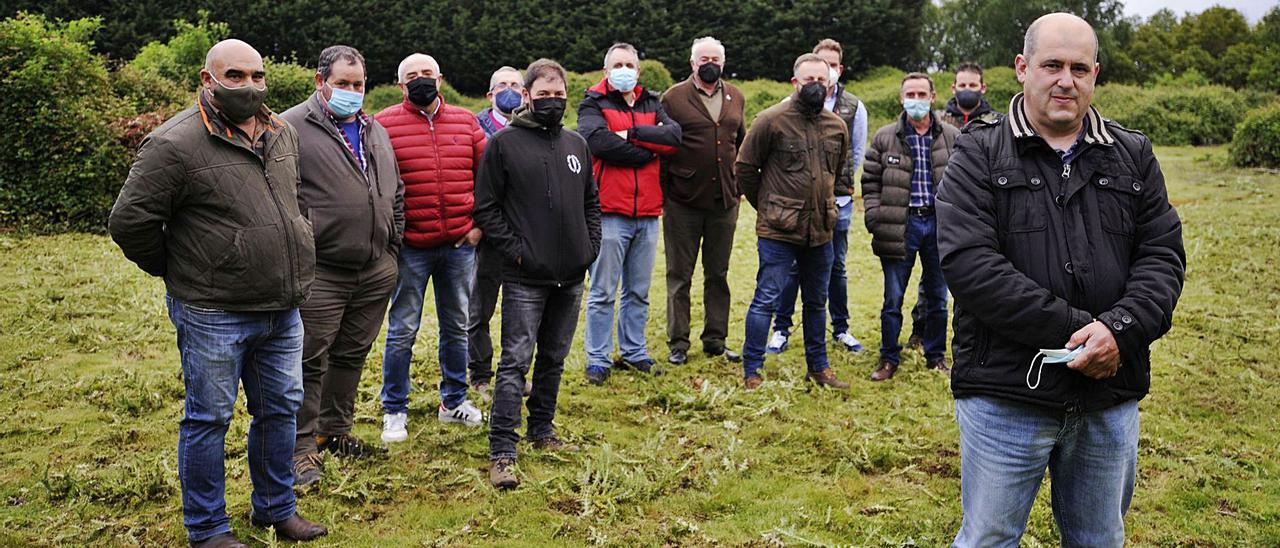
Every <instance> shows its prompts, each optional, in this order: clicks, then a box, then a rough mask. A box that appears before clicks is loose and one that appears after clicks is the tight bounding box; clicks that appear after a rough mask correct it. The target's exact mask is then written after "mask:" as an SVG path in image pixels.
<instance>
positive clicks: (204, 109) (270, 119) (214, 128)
mask: <svg viewBox="0 0 1280 548" xmlns="http://www.w3.org/2000/svg"><path fill="white" fill-rule="evenodd" d="M196 109H197V110H199V111H200V120H201V121H203V122H204V128H205V129H206V130H208V131H209V135H217V136H220V137H226V138H228V139H231V140H232V141H235V140H236V137H235V133H233V131H232V130H233V128H234V130H235V131H240V128H238V127H236V126H235V124H232V123H231V121H230V120H227V119H226V118H225V117H224V116H223V114H222V111H220V110H218V107H215V106H213V101H210V100H209V94H208V93H206V92H205V91H204V90H201V91H199V92H197V93H196ZM255 116H257V117H258V121H259V122H262V123H263V124H264V127H265V129H266V131H268V132H271V133H275V132H277V131H279V130H280V128H281V127H283V126H284V121H283V120H281V119H280V118H279V117H277V116H276V114H275V113H274V112H271V109H269V108H267V105H266V104H265V103H264V104H263V105H262V109H261V110H259V111H258V114H256V115H255ZM240 133H242V134H243V133H244V132H243V131H240ZM249 138H250V139H252V138H253V136H252V135H250V136H249Z"/></svg>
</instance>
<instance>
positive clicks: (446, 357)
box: [382, 245, 476, 413]
mask: <svg viewBox="0 0 1280 548" xmlns="http://www.w3.org/2000/svg"><path fill="white" fill-rule="evenodd" d="M475 264H476V250H475V248H474V247H471V246H469V245H464V246H461V247H453V246H452V245H442V246H438V247H431V248H416V247H410V246H404V247H403V248H401V250H400V265H399V269H400V273H399V278H397V279H396V288H395V290H394V291H392V293H391V310H390V311H389V312H387V350H386V352H385V353H384V354H383V357H382V412H383V413H404V412H407V411H408V410H409V363H410V362H412V361H413V343H414V341H416V340H417V338H418V327H419V326H421V325H422V302H423V299H424V298H426V293H427V281H428V280H430V279H432V278H434V279H435V281H434V283H432V284H431V285H432V287H433V288H434V289H435V295H436V317H437V318H438V319H439V321H440V353H439V359H440V371H441V378H440V400H441V402H442V403H443V404H444V406H445V407H446V408H449V409H453V408H455V407H457V406H458V405H460V404H461V403H462V402H463V400H466V399H467V317H468V316H467V311H468V310H469V307H470V298H471V276H472V272H473V271H474V270H475Z"/></svg>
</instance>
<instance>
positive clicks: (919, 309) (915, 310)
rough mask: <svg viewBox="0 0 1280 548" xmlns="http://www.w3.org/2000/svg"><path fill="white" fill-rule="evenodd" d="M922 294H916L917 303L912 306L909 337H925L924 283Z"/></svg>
mask: <svg viewBox="0 0 1280 548" xmlns="http://www.w3.org/2000/svg"><path fill="white" fill-rule="evenodd" d="M919 293H920V294H919V295H916V305H915V306H913V307H911V334H910V335H908V336H907V337H908V338H910V337H917V336H918V337H920V338H921V339H924V302H925V300H926V299H925V297H924V284H920V292H919Z"/></svg>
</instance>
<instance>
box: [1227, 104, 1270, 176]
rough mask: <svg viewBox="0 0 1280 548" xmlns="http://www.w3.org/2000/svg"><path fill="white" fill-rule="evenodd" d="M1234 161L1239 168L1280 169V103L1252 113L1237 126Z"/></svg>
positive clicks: (1233, 151) (1232, 157)
mask: <svg viewBox="0 0 1280 548" xmlns="http://www.w3.org/2000/svg"><path fill="white" fill-rule="evenodd" d="M1231 161H1232V163H1234V164H1235V165H1238V166H1250V167H1252V166H1261V167H1280V101H1277V102H1273V104H1272V105H1271V106H1269V107H1266V108H1262V109H1258V110H1255V111H1252V112H1250V113H1249V114H1248V115H1247V116H1245V118H1244V120H1243V121H1241V122H1240V124H1239V125H1237V126H1236V132H1235V137H1234V138H1233V139H1232V140H1231Z"/></svg>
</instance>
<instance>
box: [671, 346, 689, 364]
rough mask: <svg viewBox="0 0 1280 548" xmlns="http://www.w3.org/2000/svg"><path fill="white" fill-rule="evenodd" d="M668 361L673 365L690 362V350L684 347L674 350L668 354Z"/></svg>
mask: <svg viewBox="0 0 1280 548" xmlns="http://www.w3.org/2000/svg"><path fill="white" fill-rule="evenodd" d="M667 363H669V364H671V365H684V364H686V363H689V351H688V350H684V349H682V348H677V349H675V350H672V351H671V354H669V355H667Z"/></svg>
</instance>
